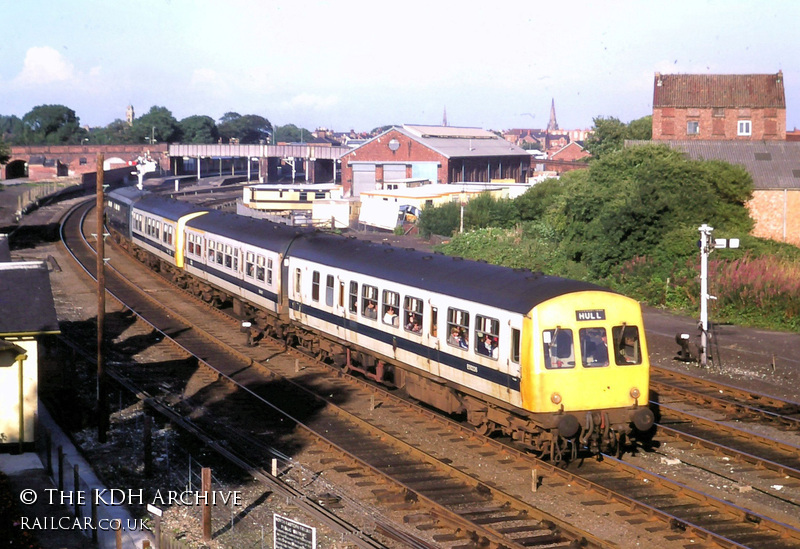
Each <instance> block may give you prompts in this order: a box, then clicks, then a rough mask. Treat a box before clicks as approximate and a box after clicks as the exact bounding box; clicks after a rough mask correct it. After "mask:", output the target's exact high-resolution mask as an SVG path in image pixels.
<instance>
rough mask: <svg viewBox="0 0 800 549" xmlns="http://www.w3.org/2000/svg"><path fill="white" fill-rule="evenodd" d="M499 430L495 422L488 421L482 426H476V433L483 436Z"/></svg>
mask: <svg viewBox="0 0 800 549" xmlns="http://www.w3.org/2000/svg"><path fill="white" fill-rule="evenodd" d="M496 430H497V424H495V422H494V421H489V420H486V421H484V422H483V423H481V424H480V425H476V426H475V431H476V432H477V433H478V434H479V435H482V436H486V435H488V434H490V433H493V432H495V431H496Z"/></svg>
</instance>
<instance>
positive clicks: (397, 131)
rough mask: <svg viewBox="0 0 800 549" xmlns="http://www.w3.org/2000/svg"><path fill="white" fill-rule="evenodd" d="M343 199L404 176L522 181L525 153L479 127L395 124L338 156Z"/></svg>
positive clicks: (527, 161) (450, 180)
mask: <svg viewBox="0 0 800 549" xmlns="http://www.w3.org/2000/svg"><path fill="white" fill-rule="evenodd" d="M341 162H342V185H343V187H344V195H345V196H355V197H357V196H359V195H360V194H361V192H362V191H372V190H375V188H376V187H375V184H376V183H385V182H388V181H396V180H402V179H408V178H423V179H428V180H429V181H430V182H431V183H443V184H448V183H459V182H462V181H470V182H485V183H489V182H491V181H493V180H498V179H502V180H511V181H514V182H517V183H523V182H525V181H526V179H527V176H528V173H529V172H530V165H531V159H530V155H529V154H528V153H527V151H525V150H523V149H521V148H519V147H517V146H516V145H514V144H512V143H509V142H508V141H506V140H505V139H503V138H502V137H500V136H498V135H496V134H494V133H492V132H490V131H486V130H482V129H478V128H462V127H455V126H418V125H404V126H401V127H399V126H396V127H393V128H390V129H388V130H386V131H385V132H383V133H381V134H380V135H378V136H376V137H374V138H372V139H370V140H369V141H367V142H366V143H364V144H363V145H361V146H360V147H357V148H356V149H353V150H352V151H350V152H348V153H345V154H344V155H343V156H342V157H341Z"/></svg>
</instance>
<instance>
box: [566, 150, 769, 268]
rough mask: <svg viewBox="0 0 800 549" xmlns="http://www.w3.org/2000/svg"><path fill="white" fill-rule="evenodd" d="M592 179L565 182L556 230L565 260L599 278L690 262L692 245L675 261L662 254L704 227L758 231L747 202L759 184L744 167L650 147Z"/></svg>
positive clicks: (606, 161)
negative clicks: (647, 263)
mask: <svg viewBox="0 0 800 549" xmlns="http://www.w3.org/2000/svg"><path fill="white" fill-rule="evenodd" d="M584 171H586V170H584ZM586 172H587V173H585V174H577V175H575V176H573V177H572V178H566V179H567V181H566V182H565V184H566V185H569V189H568V191H567V192H565V193H564V195H563V196H564V197H565V199H564V201H563V205H562V209H561V212H560V213H561V216H562V223H561V224H560V225H558V227H557V229H558V230H560V231H561V246H562V250H563V251H564V253H566V254H567V256H568V257H569V258H570V259H572V260H574V261H578V262H583V263H585V264H586V266H587V267H588V268H589V269H590V271H591V272H592V273H594V274H595V275H597V276H601V277H602V276H606V275H608V273H609V272H610V270H611V268H612V267H613V266H615V265H619V264H620V263H621V262H622V261H625V260H628V259H631V258H633V257H636V256H645V255H655V256H662V255H663V257H662V259H663V260H665V261H676V260H679V259H681V257H679V256H682V257H689V256H690V255H692V254H693V253H694V252H695V249H694V241H693V240H685V239H683V240H682V246H683V247H682V248H681V251H679V250H676V249H675V248H674V247H671V248H670V254H672V255H665V254H664V250H665V249H666V246H671V244H670V243H669V240H670V235H671V234H674V233H676V232H684V231H685V230H686V229H687V228H692V229H696V228H697V227H699V226H700V225H701V224H703V223H709V224H711V225H712V226H714V227H715V228H718V229H721V230H732V231H735V232H741V234H747V233H748V232H749V231H750V229H751V228H752V220H751V219H750V217H749V214H748V212H747V209H746V208H745V207H744V202H745V201H746V200H747V199H748V198H749V197H750V196H751V194H752V189H753V182H752V178H751V177H750V176H749V174H748V173H747V172H746V171H745V170H744V169H742V168H741V167H738V166H731V165H729V164H724V163H721V162H706V161H697V160H687V159H686V158H685V157H684V156H683V155H682V154H681V153H680V152H677V151H674V150H671V149H669V148H668V147H666V146H663V145H646V146H639V147H629V148H625V149H623V150H621V151H617V152H611V153H608V154H606V155H605V156H603V157H602V158H601V159H600V160H598V161H595V162H593V163H592V164H591V167H590V168H589V170H588V171H586ZM676 254H677V255H676Z"/></svg>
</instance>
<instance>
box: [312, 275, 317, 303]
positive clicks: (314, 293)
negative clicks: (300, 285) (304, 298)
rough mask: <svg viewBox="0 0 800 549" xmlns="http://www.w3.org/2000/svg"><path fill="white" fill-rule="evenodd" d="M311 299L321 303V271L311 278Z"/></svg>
mask: <svg viewBox="0 0 800 549" xmlns="http://www.w3.org/2000/svg"><path fill="white" fill-rule="evenodd" d="M311 299H313V300H314V301H319V271H314V274H313V275H312V276H311Z"/></svg>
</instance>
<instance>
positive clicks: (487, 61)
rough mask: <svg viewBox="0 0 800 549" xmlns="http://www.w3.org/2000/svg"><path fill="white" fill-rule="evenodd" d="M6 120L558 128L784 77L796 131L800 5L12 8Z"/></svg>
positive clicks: (1, 81) (7, 16)
mask: <svg viewBox="0 0 800 549" xmlns="http://www.w3.org/2000/svg"><path fill="white" fill-rule="evenodd" d="M0 13H2V15H3V38H2V40H0V58H1V59H2V60H3V61H2V63H1V64H0V115H7V116H8V115H16V116H18V117H20V118H21V117H22V116H24V115H25V114H26V113H27V112H29V111H30V110H31V109H32V108H34V107H36V106H39V105H52V104H55V105H65V106H67V107H69V108H70V109H72V110H74V111H75V113H76V115H77V116H78V117H79V118H80V123H81V125H89V126H106V125H108V124H110V123H111V122H113V121H114V120H117V119H122V120H124V119H125V111H126V108H127V106H128V105H133V107H134V109H135V112H136V115H137V116H141V115H143V114H145V113H147V112H148V111H149V110H150V108H151V107H153V106H158V107H166V108H167V109H169V110H170V111H171V112H172V114H173V116H174V117H175V118H176V119H178V120H180V119H182V118H186V117H188V116H192V115H207V116H210V117H212V118H214V119H215V120H219V119H220V118H221V117H222V115H223V114H225V113H227V112H236V113H239V114H241V115H246V114H257V115H260V116H263V117H265V118H266V119H268V120H269V121H270V122H271V123H272V124H273V125H281V126H282V125H286V124H295V125H297V126H302V127H304V128H307V129H310V130H313V129H316V128H318V127H325V128H328V129H332V130H334V131H349V130H351V129H354V130H356V131H369V130H371V129H373V128H376V127H379V126H384V125H389V124H432V125H439V124H442V122H443V118H444V113H445V111H446V113H447V123H448V125H450V126H468V127H478V128H483V129H493V130H504V129H511V128H544V127H546V126H547V123H548V121H549V118H550V105H551V101H554V102H555V109H556V116H557V120H558V124H559V127H560V128H561V129H585V128H591V127H592V124H593V119H594V118H595V117H598V116H603V117H616V118H618V119H620V120H621V121H623V122H630V121H631V120H635V119H637V118H641V117H643V116H647V115H649V114H651V113H652V100H653V81H654V74H655V73H656V72H661V73H665V74H678V73H681V74H775V73H777V72H778V71H779V70H782V71H783V75H784V85H785V89H786V107H787V109H786V110H787V112H786V119H787V121H786V125H787V129H789V130H791V129H794V128H796V127H800V54H799V53H798V52H800V47H798V40H800V34H798V31H797V22H798V21H800V2H797V1H794V0H774V1H770V2H763V1H755V0H752V1H743V0H742V1H738V0H726V1H716V0H714V1H712V0H692V1H684V0H675V1H663V0H662V1H645V0H642V1H632V0H630V1H614V0H606V1H588V0H587V1H583V0H572V1H569V2H566V1H555V2H542V1H541V0H522V1H512V0H508V1H504V0H494V1H493V2H488V1H486V0H483V1H480V2H478V1H476V0H456V1H453V0H448V1H444V0H401V1H395V2H388V1H386V0H380V1H378V0H367V1H362V0H338V1H333V0H330V1H328V0H285V1H270V0H158V1H151V0H140V1H132V0H71V1H70V2H54V1H52V0H27V1H26V2H20V1H19V0H0Z"/></svg>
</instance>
